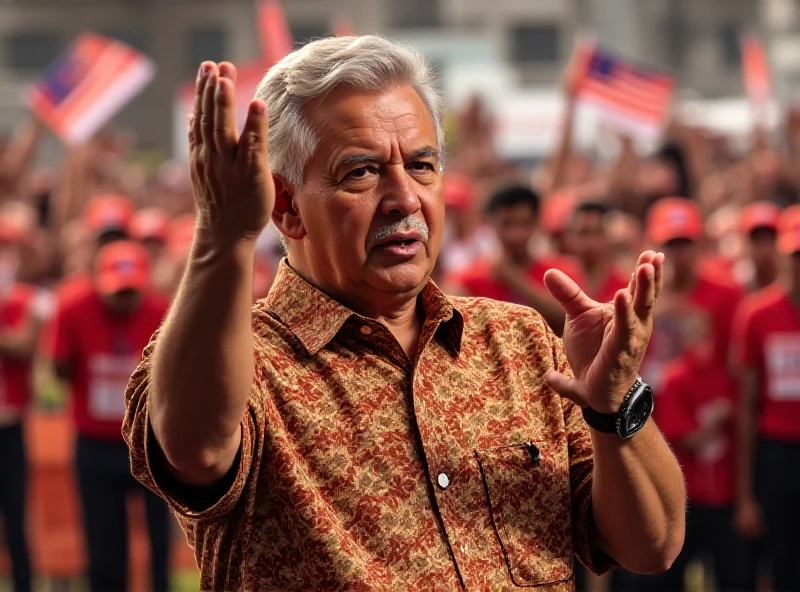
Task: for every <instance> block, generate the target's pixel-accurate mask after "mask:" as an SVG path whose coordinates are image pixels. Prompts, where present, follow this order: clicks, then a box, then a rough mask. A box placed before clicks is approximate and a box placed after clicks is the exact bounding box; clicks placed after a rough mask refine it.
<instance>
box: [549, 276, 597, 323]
mask: <svg viewBox="0 0 800 592" xmlns="http://www.w3.org/2000/svg"><path fill="white" fill-rule="evenodd" d="M544 285H545V287H546V288H547V291H548V292H550V295H551V296H552V297H553V298H555V299H556V300H557V301H558V303H559V304H560V305H561V308H563V309H564V312H565V313H567V314H568V315H570V316H577V315H579V314H581V313H583V312H586V311H587V310H589V309H591V308H594V307H595V306H597V302H595V301H594V300H592V299H591V298H589V297H588V296H587V295H586V293H585V292H584V291H583V290H581V289H580V288H579V287H578V284H576V283H575V281H574V280H573V279H572V278H571V277H569V276H568V275H567V274H566V273H564V272H563V271H560V270H558V269H549V270H547V273H545V274H544Z"/></svg>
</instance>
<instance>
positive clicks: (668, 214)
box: [641, 197, 743, 397]
mask: <svg viewBox="0 0 800 592" xmlns="http://www.w3.org/2000/svg"><path fill="white" fill-rule="evenodd" d="M647 233H648V237H649V240H650V242H651V243H653V244H654V245H656V246H657V248H659V249H660V250H662V251H663V252H664V254H665V255H666V259H665V262H666V263H665V277H664V290H663V292H662V294H661V297H660V298H659V301H658V304H657V305H656V309H655V315H654V329H653V337H652V339H651V340H650V344H649V345H648V348H647V354H646V355H645V360H644V363H643V364H642V372H641V374H642V377H643V378H644V379H645V380H646V381H648V382H649V383H650V384H651V385H652V386H653V391H654V392H655V393H656V397H658V395H657V393H658V392H660V386H661V382H662V378H663V373H664V369H665V368H666V366H667V365H668V364H669V363H671V362H673V361H675V360H676V359H678V358H679V357H680V355H681V354H682V353H683V352H684V351H685V349H686V347H687V345H688V344H689V343H691V340H690V339H689V338H688V337H687V335H688V334H689V332H690V331H689V329H688V327H690V326H691V324H692V323H693V322H696V321H695V320H694V319H692V317H695V316H697V317H701V318H702V320H703V321H704V322H706V323H708V325H709V327H710V331H711V336H712V343H713V348H712V349H713V355H714V360H715V363H717V364H719V365H720V366H722V367H727V366H728V359H729V358H728V355H729V346H730V343H729V342H730V333H731V324H732V321H733V315H734V313H735V311H736V307H737V306H738V304H739V302H740V301H741V299H742V296H743V294H742V291H741V289H740V288H738V287H737V286H736V285H734V284H730V283H727V282H723V281H721V280H719V279H718V278H717V277H716V276H714V275H712V274H709V273H707V272H706V271H705V270H703V269H701V266H700V253H701V242H702V240H703V217H702V214H701V212H700V209H699V207H698V206H697V204H696V203H694V202H693V201H690V200H688V199H683V198H677V197H675V198H663V199H660V200H658V201H657V202H656V203H655V204H653V205H652V206H651V208H650V211H649V212H648V216H647Z"/></svg>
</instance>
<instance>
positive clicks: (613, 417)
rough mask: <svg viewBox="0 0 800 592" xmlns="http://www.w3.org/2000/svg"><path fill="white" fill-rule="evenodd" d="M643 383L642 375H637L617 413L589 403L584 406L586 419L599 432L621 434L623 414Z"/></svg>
mask: <svg viewBox="0 0 800 592" xmlns="http://www.w3.org/2000/svg"><path fill="white" fill-rule="evenodd" d="M642 385H644V381H643V380H642V377H641V376H637V377H636V382H634V383H633V386H631V388H630V389H629V390H628V393H627V394H626V395H625V398H624V399H623V400H622V404H621V405H620V407H619V410H618V411H617V412H616V413H601V412H599V411H596V410H595V409H592V408H591V407H589V406H588V405H587V406H586V407H582V408H581V411H582V412H583V419H584V421H585V422H586V423H587V424H588V425H589V427H591V428H592V429H594V430H597V431H598V432H602V433H604V434H620V424H621V422H622V420H623V417H622V416H623V415H624V414H625V413H626V412H627V410H628V403H629V402H630V400H631V397H632V396H633V394H634V393H636V391H638V390H639V389H640V388H641V387H642ZM620 435H621V434H620Z"/></svg>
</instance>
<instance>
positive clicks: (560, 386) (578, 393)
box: [544, 370, 589, 407]
mask: <svg viewBox="0 0 800 592" xmlns="http://www.w3.org/2000/svg"><path fill="white" fill-rule="evenodd" d="M544 379H545V381H546V382H547V384H548V385H550V388H552V389H553V390H554V391H555V392H557V393H558V394H559V395H560V396H562V397H564V398H565V399H569V400H570V401H572V402H573V403H575V404H576V405H578V406H580V407H588V406H589V399H588V397H587V396H586V393H585V392H584V391H583V385H582V384H581V383H580V382H578V381H577V380H575V379H574V378H567V377H566V376H564V375H563V374H561V372H557V371H556V370H550V372H548V373H547V374H546V375H545V377H544Z"/></svg>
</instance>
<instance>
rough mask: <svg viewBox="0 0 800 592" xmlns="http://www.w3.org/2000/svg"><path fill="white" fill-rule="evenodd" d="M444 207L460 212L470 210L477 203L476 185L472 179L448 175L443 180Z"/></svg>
mask: <svg viewBox="0 0 800 592" xmlns="http://www.w3.org/2000/svg"><path fill="white" fill-rule="evenodd" d="M442 183H443V185H444V205H445V206H447V207H448V208H456V209H458V210H466V209H469V207H470V206H472V204H473V203H474V202H475V185H474V184H473V183H472V179H470V178H469V177H467V176H466V175H460V174H458V173H447V174H446V175H445V176H444V177H443V178H442Z"/></svg>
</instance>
